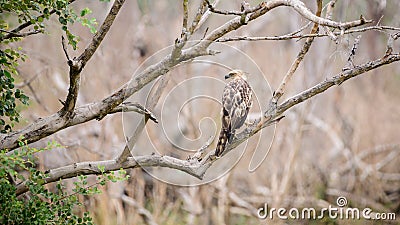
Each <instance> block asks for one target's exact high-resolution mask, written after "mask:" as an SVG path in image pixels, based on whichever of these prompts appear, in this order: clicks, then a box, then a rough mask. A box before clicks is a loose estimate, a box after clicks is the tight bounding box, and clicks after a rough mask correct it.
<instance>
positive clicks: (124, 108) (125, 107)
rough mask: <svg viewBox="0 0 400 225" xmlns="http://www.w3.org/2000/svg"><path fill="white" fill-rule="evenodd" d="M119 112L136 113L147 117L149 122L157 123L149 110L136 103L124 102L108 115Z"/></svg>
mask: <svg viewBox="0 0 400 225" xmlns="http://www.w3.org/2000/svg"><path fill="white" fill-rule="evenodd" d="M119 112H137V113H139V114H143V115H145V116H148V117H149V119H150V120H152V121H153V122H155V123H158V120H157V117H156V116H155V115H154V114H153V113H152V112H151V111H150V109H147V108H145V107H144V106H142V105H140V104H139V103H137V102H124V103H122V104H121V105H119V106H117V107H115V108H114V109H113V110H111V111H110V112H109V114H113V113H119Z"/></svg>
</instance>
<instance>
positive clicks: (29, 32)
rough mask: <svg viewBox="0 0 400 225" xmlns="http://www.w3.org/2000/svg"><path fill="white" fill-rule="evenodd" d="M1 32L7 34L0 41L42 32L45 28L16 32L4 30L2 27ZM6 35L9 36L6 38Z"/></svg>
mask: <svg viewBox="0 0 400 225" xmlns="http://www.w3.org/2000/svg"><path fill="white" fill-rule="evenodd" d="M0 32H4V33H7V35H6V36H4V37H3V38H0V41H2V40H4V39H9V38H13V37H27V36H30V35H33V34H38V33H41V32H43V30H33V31H28V32H25V33H14V32H11V31H7V30H4V29H0ZM5 37H7V38H5Z"/></svg>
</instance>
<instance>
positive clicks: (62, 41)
mask: <svg viewBox="0 0 400 225" xmlns="http://www.w3.org/2000/svg"><path fill="white" fill-rule="evenodd" d="M61 44H62V48H63V51H64V54H65V57H67V60H68V65H70V64H71V63H72V61H71V58H70V57H69V55H68V51H67V43H66V41H65V38H64V36H61Z"/></svg>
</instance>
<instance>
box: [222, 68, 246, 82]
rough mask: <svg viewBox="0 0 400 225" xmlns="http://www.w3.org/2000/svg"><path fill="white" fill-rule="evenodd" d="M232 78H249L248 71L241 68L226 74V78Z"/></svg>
mask: <svg viewBox="0 0 400 225" xmlns="http://www.w3.org/2000/svg"><path fill="white" fill-rule="evenodd" d="M230 78H242V79H244V80H247V73H246V72H243V71H241V70H232V71H230V72H229V73H228V74H227V75H225V79H226V80H227V79H230Z"/></svg>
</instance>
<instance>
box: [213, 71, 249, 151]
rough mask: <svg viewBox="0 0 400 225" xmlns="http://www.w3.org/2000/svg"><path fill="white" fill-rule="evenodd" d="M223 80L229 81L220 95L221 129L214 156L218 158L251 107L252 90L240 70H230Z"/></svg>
mask: <svg viewBox="0 0 400 225" xmlns="http://www.w3.org/2000/svg"><path fill="white" fill-rule="evenodd" d="M225 79H231V80H230V81H229V82H228V83H227V85H226V86H225V89H224V93H223V95H222V128H221V132H220V134H219V138H218V143H217V148H216V149H215V156H216V157H220V156H221V154H222V152H223V151H224V150H225V146H226V143H227V142H230V141H232V138H233V137H234V136H235V131H236V130H237V129H239V128H240V127H241V126H242V125H243V123H244V122H245V121H246V118H247V114H248V113H249V110H250V107H251V105H252V102H253V101H252V90H251V87H250V85H249V84H248V83H247V76H246V74H245V73H244V72H243V71H241V70H232V71H231V72H229V74H228V75H226V76H225Z"/></svg>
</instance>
